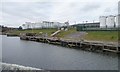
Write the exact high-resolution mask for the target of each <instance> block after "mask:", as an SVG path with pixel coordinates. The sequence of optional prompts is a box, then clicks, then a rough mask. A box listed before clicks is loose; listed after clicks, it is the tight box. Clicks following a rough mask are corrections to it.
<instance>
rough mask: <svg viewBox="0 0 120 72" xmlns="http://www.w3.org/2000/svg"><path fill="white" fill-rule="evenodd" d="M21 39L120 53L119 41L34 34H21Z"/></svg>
mask: <svg viewBox="0 0 120 72" xmlns="http://www.w3.org/2000/svg"><path fill="white" fill-rule="evenodd" d="M20 39H21V40H28V41H36V42H42V43H48V44H54V45H60V46H63V47H69V48H76V49H82V50H87V51H91V52H112V53H120V44H119V43H117V42H116V43H111V42H109V43H106V42H97V41H86V40H80V41H75V40H72V41H71V40H65V39H61V38H57V37H41V36H36V35H32V34H27V33H24V34H20Z"/></svg>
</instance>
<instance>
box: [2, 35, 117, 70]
mask: <svg viewBox="0 0 120 72" xmlns="http://www.w3.org/2000/svg"><path fill="white" fill-rule="evenodd" d="M2 38H3V49H2V52H3V57H2V58H3V62H8V63H16V64H20V65H25V66H32V67H36V68H43V69H51V70H53V69H54V70H117V69H118V57H117V56H109V55H104V54H98V53H92V52H86V51H81V50H78V49H71V48H65V47H60V46H54V45H49V44H44V43H38V42H32V41H24V40H20V39H19V37H6V36H3V37H2Z"/></svg>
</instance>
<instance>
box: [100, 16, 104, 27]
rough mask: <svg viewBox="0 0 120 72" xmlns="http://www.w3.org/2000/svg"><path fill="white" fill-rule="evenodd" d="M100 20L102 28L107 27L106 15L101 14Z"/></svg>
mask: <svg viewBox="0 0 120 72" xmlns="http://www.w3.org/2000/svg"><path fill="white" fill-rule="evenodd" d="M99 21H100V28H105V27H106V16H100V17H99Z"/></svg>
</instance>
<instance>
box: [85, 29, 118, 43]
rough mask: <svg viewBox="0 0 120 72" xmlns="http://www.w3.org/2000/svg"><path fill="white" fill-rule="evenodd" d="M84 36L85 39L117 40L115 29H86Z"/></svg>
mask: <svg viewBox="0 0 120 72" xmlns="http://www.w3.org/2000/svg"><path fill="white" fill-rule="evenodd" d="M87 33H88V34H87V35H86V36H85V37H84V39H86V40H99V41H118V32H117V31H88V32H87Z"/></svg>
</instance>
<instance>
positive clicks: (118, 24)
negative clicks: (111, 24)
mask: <svg viewBox="0 0 120 72" xmlns="http://www.w3.org/2000/svg"><path fill="white" fill-rule="evenodd" d="M115 24H116V27H118V26H120V14H119V15H117V16H116V21H115Z"/></svg>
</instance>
